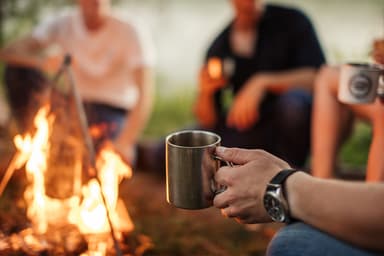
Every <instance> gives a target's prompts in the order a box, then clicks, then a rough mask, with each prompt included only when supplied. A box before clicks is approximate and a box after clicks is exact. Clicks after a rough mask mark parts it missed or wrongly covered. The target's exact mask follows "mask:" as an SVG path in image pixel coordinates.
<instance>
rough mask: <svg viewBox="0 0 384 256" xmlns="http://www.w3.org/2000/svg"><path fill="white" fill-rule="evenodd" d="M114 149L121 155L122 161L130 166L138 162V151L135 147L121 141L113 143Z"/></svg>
mask: <svg viewBox="0 0 384 256" xmlns="http://www.w3.org/2000/svg"><path fill="white" fill-rule="evenodd" d="M113 149H114V150H115V151H116V152H117V153H118V154H119V155H120V157H121V158H122V160H123V161H124V162H125V163H127V164H128V165H129V166H132V165H133V164H134V163H135V161H136V150H135V146H134V145H127V144H124V143H121V142H119V141H114V142H113Z"/></svg>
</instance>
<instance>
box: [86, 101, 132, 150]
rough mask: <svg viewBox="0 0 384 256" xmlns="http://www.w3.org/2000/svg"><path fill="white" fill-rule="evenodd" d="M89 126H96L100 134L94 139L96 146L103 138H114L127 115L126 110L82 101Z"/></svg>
mask: <svg viewBox="0 0 384 256" xmlns="http://www.w3.org/2000/svg"><path fill="white" fill-rule="evenodd" d="M84 110H85V113H86V116H87V120H88V125H89V127H93V126H97V127H98V129H100V131H101V134H100V136H98V137H97V138H95V139H94V143H95V145H96V147H97V146H98V145H99V144H100V143H102V142H103V141H104V140H113V139H115V138H116V137H117V136H118V135H119V133H120V131H121V129H122V127H123V124H124V121H125V119H126V117H127V111H126V110H124V109H120V108H115V107H112V106H108V105H105V104H100V103H89V102H86V103H84Z"/></svg>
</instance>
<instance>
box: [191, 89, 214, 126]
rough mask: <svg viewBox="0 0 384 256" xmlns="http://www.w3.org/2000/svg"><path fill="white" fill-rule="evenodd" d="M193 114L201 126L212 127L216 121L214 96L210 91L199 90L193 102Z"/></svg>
mask: <svg viewBox="0 0 384 256" xmlns="http://www.w3.org/2000/svg"><path fill="white" fill-rule="evenodd" d="M195 116H196V119H197V121H198V122H199V125H200V126H202V127H203V128H206V129H209V128H212V127H213V126H214V125H215V123H216V121H217V120H216V111H215V103H214V96H213V94H211V93H206V92H199V94H198V95H197V99H196V103H195Z"/></svg>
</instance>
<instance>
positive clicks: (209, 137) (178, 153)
mask: <svg viewBox="0 0 384 256" xmlns="http://www.w3.org/2000/svg"><path fill="white" fill-rule="evenodd" d="M220 142H221V138H220V136H219V135H217V134H215V133H212V132H207V131H199V130H186V131H180V132H176V133H173V134H170V135H169V136H167V138H166V172H167V178H166V183H167V184H166V188H167V201H168V203H170V204H172V205H174V206H176V207H178V208H183V209H203V208H207V207H210V206H212V201H213V198H214V197H215V195H216V194H217V193H219V192H221V191H222V190H223V189H225V188H223V187H220V186H219V185H217V184H216V183H215V181H214V175H215V173H216V171H217V170H218V169H219V167H220V160H219V159H218V158H217V157H215V156H214V155H213V154H214V151H215V148H216V147H217V146H219V145H220Z"/></svg>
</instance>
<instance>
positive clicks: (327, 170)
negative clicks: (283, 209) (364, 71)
mask: <svg viewBox="0 0 384 256" xmlns="http://www.w3.org/2000/svg"><path fill="white" fill-rule="evenodd" d="M372 57H373V59H374V61H375V62H376V63H377V64H382V65H384V39H381V40H375V41H374V44H373V55H372ZM339 77H340V67H332V66H325V67H323V68H322V69H321V71H320V72H319V74H318V76H317V78H316V82H315V89H314V95H315V97H314V105H313V114H312V116H313V123H312V174H313V175H314V176H316V177H321V178H331V177H334V174H335V173H334V172H333V171H334V170H335V168H336V162H337V156H338V152H339V149H340V147H341V146H342V144H343V143H344V142H345V141H346V140H347V138H348V136H349V135H350V134H351V130H352V126H353V124H354V122H353V121H354V120H355V119H356V118H360V119H362V120H364V121H366V122H368V123H369V124H370V125H371V127H372V140H371V144H370V149H369V156H368V162H367V169H366V180H367V181H383V180H384V158H383V152H384V104H383V102H382V101H381V100H382V99H381V100H380V97H377V99H376V101H375V102H374V103H371V104H344V103H341V102H340V101H339V100H338V98H337V92H338V88H339ZM382 82H383V83H384V81H382Z"/></svg>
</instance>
